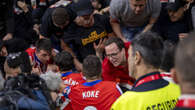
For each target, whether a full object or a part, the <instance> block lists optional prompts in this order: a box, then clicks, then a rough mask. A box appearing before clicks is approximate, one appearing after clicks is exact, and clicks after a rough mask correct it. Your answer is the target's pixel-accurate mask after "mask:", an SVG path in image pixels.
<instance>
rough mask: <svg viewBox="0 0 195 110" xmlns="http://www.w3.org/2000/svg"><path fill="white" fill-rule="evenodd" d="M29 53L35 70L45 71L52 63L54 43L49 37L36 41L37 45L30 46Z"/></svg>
mask: <svg viewBox="0 0 195 110" xmlns="http://www.w3.org/2000/svg"><path fill="white" fill-rule="evenodd" d="M26 52H27V53H28V55H29V57H30V60H31V64H32V66H33V70H34V72H36V73H38V74H40V73H45V72H46V70H47V66H48V64H50V63H51V60H50V58H51V53H52V45H51V41H50V40H48V39H40V40H38V41H37V42H36V45H35V47H31V48H28V49H27V50H26Z"/></svg>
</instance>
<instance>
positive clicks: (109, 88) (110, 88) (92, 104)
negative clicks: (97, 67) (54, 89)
mask: <svg viewBox="0 0 195 110" xmlns="http://www.w3.org/2000/svg"><path fill="white" fill-rule="evenodd" d="M65 92H66V93H65V94H66V95H67V97H68V98H69V99H70V100H71V104H72V108H73V110H110V107H111V105H112V104H113V103H114V102H115V101H116V99H117V98H118V97H119V96H120V95H121V94H122V92H121V89H120V88H119V87H118V85H117V84H116V83H114V82H111V81H102V80H96V81H93V82H85V83H83V84H81V85H77V86H72V87H70V88H67V89H66V91H65ZM92 108H93V109H92Z"/></svg>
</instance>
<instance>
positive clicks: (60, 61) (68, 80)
mask: <svg viewBox="0 0 195 110" xmlns="http://www.w3.org/2000/svg"><path fill="white" fill-rule="evenodd" d="M73 60H74V58H73V57H72V55H71V54H70V53H68V52H67V51H62V52H61V53H58V54H57V55H56V56H55V57H54V63H55V64H56V65H57V66H58V69H59V71H60V73H61V78H62V81H63V84H64V85H63V88H65V87H67V86H74V85H78V84H82V83H84V82H85V78H84V77H83V75H82V74H81V73H74V72H73V71H72V69H73V65H74V61H73ZM59 96H60V99H61V100H62V104H60V107H61V109H63V110H72V107H71V104H67V102H68V101H67V100H65V98H64V96H63V95H62V94H59ZM65 106H66V107H65Z"/></svg>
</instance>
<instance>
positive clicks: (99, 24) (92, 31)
mask: <svg viewBox="0 0 195 110" xmlns="http://www.w3.org/2000/svg"><path fill="white" fill-rule="evenodd" d="M75 9H76V13H77V18H76V23H72V24H71V25H70V26H69V27H68V29H67V30H66V31H65V33H64V37H63V40H64V42H65V43H67V44H68V46H71V48H72V49H73V51H74V52H75V54H76V56H77V57H78V58H79V60H80V61H82V60H83V59H84V58H85V57H86V56H88V55H90V54H95V50H94V47H93V44H94V43H96V44H97V43H98V42H99V40H100V39H104V38H106V37H109V36H112V28H111V26H110V24H109V18H108V17H106V16H103V15H98V14H93V11H94V9H93V7H92V4H91V2H90V0H79V2H77V3H76V5H75Z"/></svg>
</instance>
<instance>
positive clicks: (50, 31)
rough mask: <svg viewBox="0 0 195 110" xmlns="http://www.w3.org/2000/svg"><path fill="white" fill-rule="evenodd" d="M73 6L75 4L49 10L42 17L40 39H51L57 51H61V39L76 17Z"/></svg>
mask: <svg viewBox="0 0 195 110" xmlns="http://www.w3.org/2000/svg"><path fill="white" fill-rule="evenodd" d="M72 5H73V3H67V6H59V7H53V8H48V9H47V10H46V12H45V14H44V16H43V17H42V24H41V27H40V38H50V39H51V41H52V43H53V45H54V46H55V47H54V48H56V49H60V46H59V43H60V38H61V37H62V36H63V34H64V30H65V28H66V27H67V26H68V24H69V23H70V22H72V21H73V20H74V18H75V17H76V14H75V13H74V12H73V9H72V7H73V6H72Z"/></svg>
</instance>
